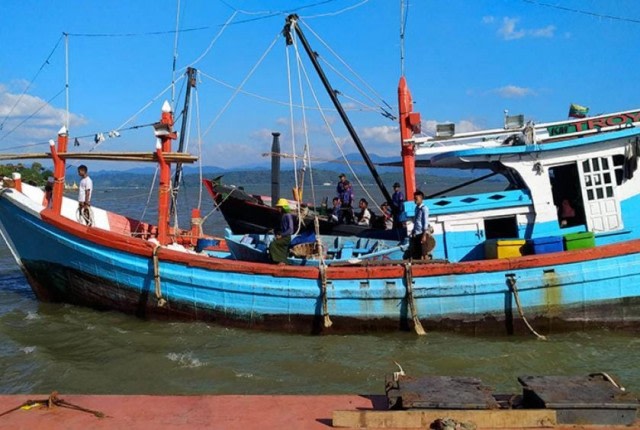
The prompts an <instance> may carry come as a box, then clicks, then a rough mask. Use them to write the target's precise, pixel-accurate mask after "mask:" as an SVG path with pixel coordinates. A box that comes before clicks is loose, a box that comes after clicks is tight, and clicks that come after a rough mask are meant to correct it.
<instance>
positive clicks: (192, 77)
mask: <svg viewBox="0 0 640 430" xmlns="http://www.w3.org/2000/svg"><path fill="white" fill-rule="evenodd" d="M197 72H198V70H196V69H194V68H192V67H187V72H186V74H187V91H186V92H185V96H184V107H183V108H182V125H181V126H180V140H179V141H178V152H184V139H185V136H186V135H187V133H186V130H187V119H188V117H189V104H190V101H191V88H195V86H196V73H197ZM181 180H182V163H176V172H175V174H174V176H173V197H174V199H172V206H171V212H172V213H173V210H174V207H173V200H175V197H176V195H177V194H178V188H179V187H180V181H181Z"/></svg>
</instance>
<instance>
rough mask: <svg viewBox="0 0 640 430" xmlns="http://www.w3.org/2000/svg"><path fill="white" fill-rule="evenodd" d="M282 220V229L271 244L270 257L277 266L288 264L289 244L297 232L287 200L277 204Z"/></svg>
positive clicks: (276, 233)
mask: <svg viewBox="0 0 640 430" xmlns="http://www.w3.org/2000/svg"><path fill="white" fill-rule="evenodd" d="M276 207H277V208H279V210H280V213H281V214H282V218H281V220H280V228H279V229H277V230H276V232H275V238H274V239H273V241H271V243H270V244H269V255H270V256H271V261H273V262H274V263H277V264H286V262H287V257H288V256H289V244H290V243H291V235H292V234H293V232H294V231H295V224H296V223H295V219H294V218H293V215H292V214H291V213H289V202H288V201H287V200H286V199H280V200H278V202H277V203H276Z"/></svg>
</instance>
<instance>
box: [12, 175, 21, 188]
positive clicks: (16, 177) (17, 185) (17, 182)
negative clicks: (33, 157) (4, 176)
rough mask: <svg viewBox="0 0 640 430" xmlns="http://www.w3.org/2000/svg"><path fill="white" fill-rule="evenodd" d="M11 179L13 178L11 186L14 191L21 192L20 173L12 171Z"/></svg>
mask: <svg viewBox="0 0 640 430" xmlns="http://www.w3.org/2000/svg"><path fill="white" fill-rule="evenodd" d="M11 179H13V186H14V187H15V189H16V191H19V192H22V175H21V174H20V173H18V172H13V173H12V174H11Z"/></svg>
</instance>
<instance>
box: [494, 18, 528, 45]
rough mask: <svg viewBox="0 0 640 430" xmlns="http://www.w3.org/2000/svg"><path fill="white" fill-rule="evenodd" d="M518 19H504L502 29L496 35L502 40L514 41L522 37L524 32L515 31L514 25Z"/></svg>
mask: <svg viewBox="0 0 640 430" xmlns="http://www.w3.org/2000/svg"><path fill="white" fill-rule="evenodd" d="M518 21H519V19H518V18H508V17H504V18H503V20H502V27H500V29H499V30H498V34H499V35H501V36H502V37H503V38H504V40H514V39H520V38H522V37H524V35H525V34H526V32H525V31H524V30H516V24H517V23H518Z"/></svg>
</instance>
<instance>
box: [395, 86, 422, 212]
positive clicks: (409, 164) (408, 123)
mask: <svg viewBox="0 0 640 430" xmlns="http://www.w3.org/2000/svg"><path fill="white" fill-rule="evenodd" d="M398 110H399V121H400V144H401V146H402V169H403V175H404V189H405V191H406V195H407V199H408V200H411V198H412V197H413V193H414V192H415V190H416V163H415V161H416V152H415V147H414V144H413V143H407V142H406V140H407V139H411V138H412V137H413V135H414V134H415V133H419V132H420V114H419V113H418V112H413V100H412V98H411V91H409V87H407V81H406V79H405V77H404V76H402V77H401V78H400V82H399V83H398Z"/></svg>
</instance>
